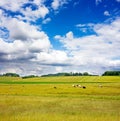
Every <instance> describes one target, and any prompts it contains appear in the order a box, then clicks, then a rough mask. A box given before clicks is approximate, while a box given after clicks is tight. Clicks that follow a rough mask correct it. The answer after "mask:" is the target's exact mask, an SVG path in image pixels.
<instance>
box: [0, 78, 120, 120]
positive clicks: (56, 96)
mask: <svg viewBox="0 0 120 121" xmlns="http://www.w3.org/2000/svg"><path fill="white" fill-rule="evenodd" d="M119 79H120V77H41V78H30V79H21V78H11V77H0V81H1V82H3V81H7V82H23V83H19V84H18V83H1V84H0V121H73V120H74V121H120V118H119V117H120V80H119ZM44 81H45V82H47V83H43V82H44ZM24 82H42V83H38V84H36V83H24ZM50 82H54V83H50ZM56 82H60V83H56ZM64 82H67V83H64ZM71 82H72V83H71ZM72 84H81V85H83V86H86V89H83V88H78V87H76V88H75V87H73V86H72ZM100 84H102V87H99V85H100ZM54 87H56V88H54Z"/></svg>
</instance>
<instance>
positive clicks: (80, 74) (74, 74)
mask: <svg viewBox="0 0 120 121" xmlns="http://www.w3.org/2000/svg"><path fill="white" fill-rule="evenodd" d="M50 76H91V75H90V74H89V73H88V72H84V73H83V74H82V73H77V72H76V73H73V72H70V73H56V74H47V75H42V76H41V77H50Z"/></svg>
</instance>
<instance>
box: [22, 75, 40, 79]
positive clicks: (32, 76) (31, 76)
mask: <svg viewBox="0 0 120 121" xmlns="http://www.w3.org/2000/svg"><path fill="white" fill-rule="evenodd" d="M34 77H38V76H35V75H29V76H24V77H22V78H23V79H26V78H34Z"/></svg>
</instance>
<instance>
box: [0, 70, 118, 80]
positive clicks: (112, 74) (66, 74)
mask: <svg viewBox="0 0 120 121" xmlns="http://www.w3.org/2000/svg"><path fill="white" fill-rule="evenodd" d="M0 76H7V77H20V75H19V74H16V73H5V74H2V75H0ZM51 76H98V75H92V74H89V73H88V72H84V73H80V72H76V73H73V72H70V73H64V72H63V73H56V74H47V75H42V76H41V77H51ZM102 76H120V71H105V72H104V73H103V74H102ZM34 77H38V76H35V75H28V76H24V77H22V78H23V79H25V78H34Z"/></svg>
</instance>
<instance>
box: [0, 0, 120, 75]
mask: <svg viewBox="0 0 120 121" xmlns="http://www.w3.org/2000/svg"><path fill="white" fill-rule="evenodd" d="M119 38H120V0H24V1H23V0H17V1H16V0H11V1H9V0H1V2H0V73H1V74H3V73H7V72H13V73H18V74H20V75H30V74H35V75H42V74H48V73H57V72H86V71H87V72H89V73H94V74H101V73H103V72H104V71H107V70H120V54H119V51H120V47H119V45H120V39H119Z"/></svg>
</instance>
